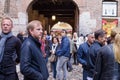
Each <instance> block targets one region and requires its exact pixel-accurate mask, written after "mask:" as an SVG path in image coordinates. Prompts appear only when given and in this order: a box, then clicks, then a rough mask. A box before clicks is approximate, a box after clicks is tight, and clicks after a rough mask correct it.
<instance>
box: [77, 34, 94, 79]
mask: <svg viewBox="0 0 120 80" xmlns="http://www.w3.org/2000/svg"><path fill="white" fill-rule="evenodd" d="M87 38H88V40H87V41H86V42H84V43H83V44H81V45H80V46H79V49H78V51H77V60H78V62H79V63H80V64H82V67H83V80H87V77H88V74H89V66H88V62H89V54H88V50H89V47H90V46H91V44H92V43H93V42H94V40H95V38H94V34H93V33H90V34H88V35H87Z"/></svg>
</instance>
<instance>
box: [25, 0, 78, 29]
mask: <svg viewBox="0 0 120 80" xmlns="http://www.w3.org/2000/svg"><path fill="white" fill-rule="evenodd" d="M27 13H28V21H31V20H34V19H37V20H40V21H41V22H42V23H43V26H44V29H46V30H47V31H50V29H51V27H52V26H53V25H54V24H56V23H57V22H58V21H60V22H67V23H69V24H70V25H71V26H72V27H73V31H77V30H78V29H77V28H78V22H79V10H78V7H77V5H76V4H75V2H74V1H73V0H34V1H32V2H31V3H30V4H29V6H28V8H27ZM52 16H54V18H55V19H54V20H52Z"/></svg>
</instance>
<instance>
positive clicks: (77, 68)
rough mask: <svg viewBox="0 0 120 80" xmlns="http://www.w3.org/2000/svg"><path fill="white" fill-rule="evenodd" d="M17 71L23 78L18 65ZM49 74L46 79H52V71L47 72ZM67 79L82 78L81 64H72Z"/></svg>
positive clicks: (21, 79)
mask: <svg viewBox="0 0 120 80" xmlns="http://www.w3.org/2000/svg"><path fill="white" fill-rule="evenodd" d="M17 71H18V75H19V79H20V80H23V76H22V75H21V74H20V72H19V65H18V66H17ZM49 74H50V76H49V79H48V80H54V79H53V78H52V73H51V72H49ZM68 80H82V68H81V65H80V64H79V65H73V70H72V71H71V72H69V73H68Z"/></svg>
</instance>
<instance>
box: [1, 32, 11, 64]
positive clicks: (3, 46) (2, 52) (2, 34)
mask: <svg viewBox="0 0 120 80" xmlns="http://www.w3.org/2000/svg"><path fill="white" fill-rule="evenodd" d="M11 36H13V35H12V33H11V32H10V33H9V34H4V33H1V39H0V62H1V61H2V58H3V54H4V49H5V42H6V40H7V39H8V38H10V37H11Z"/></svg>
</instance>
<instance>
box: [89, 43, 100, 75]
mask: <svg viewBox="0 0 120 80" xmlns="http://www.w3.org/2000/svg"><path fill="white" fill-rule="evenodd" d="M101 47H102V45H101V44H100V43H99V42H98V41H95V42H94V43H93V44H92V45H91V46H90V48H89V51H88V53H89V54H88V55H89V61H88V67H89V68H90V69H89V72H90V73H89V77H93V75H94V72H95V62H96V58H97V55H98V51H99V49H100V48H101Z"/></svg>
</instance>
